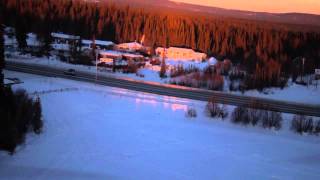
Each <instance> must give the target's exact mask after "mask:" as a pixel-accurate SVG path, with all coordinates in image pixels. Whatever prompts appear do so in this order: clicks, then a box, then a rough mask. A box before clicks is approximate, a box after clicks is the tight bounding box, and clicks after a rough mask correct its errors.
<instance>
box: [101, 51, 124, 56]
mask: <svg viewBox="0 0 320 180" xmlns="http://www.w3.org/2000/svg"><path fill="white" fill-rule="evenodd" d="M99 54H100V55H105V56H122V53H121V52H118V51H111V50H108V51H100V52H99Z"/></svg>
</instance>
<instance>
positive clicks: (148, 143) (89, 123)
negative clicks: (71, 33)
mask: <svg viewBox="0 0 320 180" xmlns="http://www.w3.org/2000/svg"><path fill="white" fill-rule="evenodd" d="M5 76H6V77H18V78H20V79H21V80H22V81H24V83H23V84H19V85H15V86H14V88H15V89H17V88H25V89H26V90H27V91H28V92H29V93H30V94H33V93H34V92H38V93H39V94H40V97H41V101H42V108H43V115H44V122H45V127H44V132H43V134H41V135H40V136H36V135H28V137H27V142H26V143H25V144H24V145H22V146H20V147H19V148H18V150H17V152H16V154H15V155H14V156H10V155H7V153H5V152H0V179H54V180H56V179H161V180H162V179H170V180H171V179H183V180H186V179H259V180H261V179H281V180H283V179H315V180H316V179H320V138H319V137H317V136H309V135H306V136H299V135H296V134H294V133H292V132H290V131H289V127H288V122H289V120H290V119H291V115H288V114H286V115H284V121H285V122H287V123H285V125H284V127H283V129H282V130H280V131H271V130H264V129H261V128H259V127H255V128H253V127H242V126H239V125H234V124H232V123H230V122H229V120H226V121H221V120H216V119H209V118H208V117H206V116H205V114H204V107H205V103H203V102H199V101H191V100H186V99H180V98H172V97H165V96H158V95H152V94H146V93H139V92H134V91H128V90H123V89H117V88H110V87H105V86H98V85H94V84H88V83H82V82H76V81H70V80H63V79H58V78H49V77H41V76H35V75H29V74H23V73H17V72H11V71H5ZM58 90H61V92H57V91H58ZM188 107H194V108H195V109H196V110H197V113H198V117H196V118H194V119H190V118H187V117H186V116H185V111H186V110H187V108H188ZM232 108H233V107H229V109H230V110H231V109H232Z"/></svg>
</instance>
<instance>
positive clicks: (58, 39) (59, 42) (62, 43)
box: [51, 33, 80, 51]
mask: <svg viewBox="0 0 320 180" xmlns="http://www.w3.org/2000/svg"><path fill="white" fill-rule="evenodd" d="M51 36H52V38H53V42H52V48H53V49H56V50H63V51H69V50H70V47H71V45H75V44H76V43H78V42H79V41H80V36H73V35H68V34H63V33H51Z"/></svg>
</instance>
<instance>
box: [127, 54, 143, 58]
mask: <svg viewBox="0 0 320 180" xmlns="http://www.w3.org/2000/svg"><path fill="white" fill-rule="evenodd" d="M123 56H125V57H130V58H144V56H142V55H140V54H129V53H124V54H123Z"/></svg>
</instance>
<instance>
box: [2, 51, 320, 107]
mask: <svg viewBox="0 0 320 180" xmlns="http://www.w3.org/2000/svg"><path fill="white" fill-rule="evenodd" d="M21 57H23V58H21ZM6 60H7V61H11V62H19V63H27V64H38V65H44V66H50V67H54V68H62V69H76V70H78V71H83V72H88V73H95V72H96V68H95V67H94V66H91V67H89V66H85V65H75V64H68V63H65V62H61V61H59V60H57V59H56V58H55V57H50V58H35V57H31V56H29V55H23V56H21V55H12V58H7V59H6ZM204 64H205V63H199V64H198V66H199V67H202V68H203V67H204V66H205V65H204ZM171 65H175V64H174V63H173V62H172V63H171ZM187 65H188V64H185V66H187ZM159 71H160V67H158V66H152V65H150V64H147V66H146V67H145V68H142V69H140V70H139V71H138V74H139V75H143V76H144V77H140V76H137V75H136V74H124V73H112V72H110V70H107V69H105V68H99V70H98V74H99V75H107V76H113V77H118V78H129V79H133V80H140V81H148V82H156V83H162V84H167V83H168V82H169V81H170V78H165V79H161V78H160V77H159ZM228 84H229V83H228V82H227V81H226V80H225V87H224V90H225V92H228V93H233V94H238V95H242V93H241V92H239V91H237V92H233V91H229V90H227V89H228ZM319 86H320V83H319ZM319 86H318V87H316V86H309V87H306V86H302V85H298V84H294V83H289V86H288V87H285V88H284V89H280V88H268V89H266V90H265V91H264V92H259V91H257V90H250V91H246V92H245V93H244V94H243V95H246V96H253V97H262V98H270V99H275V100H282V101H289V102H298V103H304V104H314V105H320V87H319ZM266 92H267V93H266Z"/></svg>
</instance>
